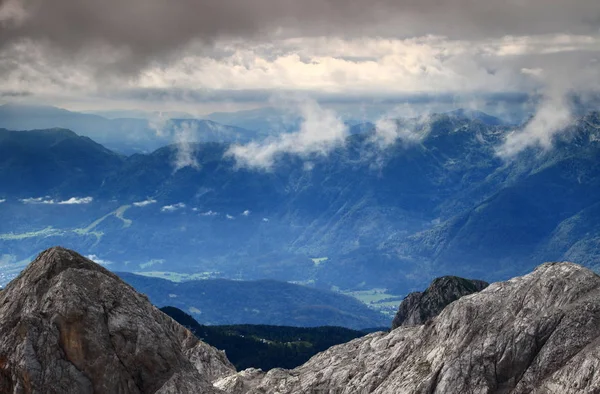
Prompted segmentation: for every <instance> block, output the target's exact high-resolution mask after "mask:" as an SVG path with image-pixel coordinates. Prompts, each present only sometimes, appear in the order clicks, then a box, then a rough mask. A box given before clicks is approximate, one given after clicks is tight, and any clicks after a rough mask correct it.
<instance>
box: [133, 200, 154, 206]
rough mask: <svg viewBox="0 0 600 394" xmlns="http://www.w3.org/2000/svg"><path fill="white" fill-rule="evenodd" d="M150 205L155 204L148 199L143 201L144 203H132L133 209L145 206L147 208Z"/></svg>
mask: <svg viewBox="0 0 600 394" xmlns="http://www.w3.org/2000/svg"><path fill="white" fill-rule="evenodd" d="M150 204H156V200H154V199H152V198H149V199H147V200H144V201H138V202H134V203H133V206H135V207H146V206H148V205H150Z"/></svg>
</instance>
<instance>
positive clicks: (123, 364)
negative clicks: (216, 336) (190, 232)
mask: <svg viewBox="0 0 600 394" xmlns="http://www.w3.org/2000/svg"><path fill="white" fill-rule="evenodd" d="M233 372H235V370H234V367H233V366H232V365H231V364H230V363H229V361H228V360H227V358H226V357H225V355H224V354H223V353H222V352H219V351H218V350H216V349H214V348H212V347H211V346H209V345H206V344H205V343H203V342H201V341H199V340H197V339H196V338H195V337H194V336H193V335H192V334H191V333H190V332H189V331H188V330H186V329H185V328H183V327H182V326H180V325H179V324H177V323H176V322H175V321H173V320H172V319H171V318H170V317H168V316H167V315H165V314H163V313H162V312H160V311H159V310H158V309H156V308H155V307H153V306H152V305H151V304H150V302H149V301H148V299H147V298H146V297H145V296H143V295H141V294H139V293H137V292H136V291H135V290H133V288H131V287H130V286H129V285H127V284H125V283H124V282H122V281H121V280H120V279H119V278H118V277H117V276H115V275H114V274H112V273H110V272H108V271H107V270H106V269H104V268H102V267H101V266H99V265H97V264H95V263H93V262H91V261H89V260H87V259H86V258H84V257H82V256H80V255H79V254H77V253H75V252H72V251H69V250H66V249H62V248H52V249H49V250H47V251H45V252H43V253H41V254H40V255H39V256H38V258H37V259H36V260H35V261H34V262H33V263H31V264H30V265H29V267H27V269H25V270H24V271H23V272H22V273H21V275H19V276H18V277H17V278H16V279H15V280H13V281H12V282H11V283H10V284H9V285H8V286H7V287H6V288H5V289H4V290H3V291H2V292H0V393H61V394H63V393H92V392H94V393H111V394H112V393H216V392H220V391H219V390H217V389H215V388H214V387H213V386H212V383H211V381H213V380H214V379H217V378H219V377H222V376H225V375H229V374H231V373H233Z"/></svg>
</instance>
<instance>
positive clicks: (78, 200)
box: [57, 197, 94, 205]
mask: <svg viewBox="0 0 600 394" xmlns="http://www.w3.org/2000/svg"><path fill="white" fill-rule="evenodd" d="M92 201H94V198H93V197H71V198H69V199H68V200H64V201H59V202H58V203H57V204H59V205H80V204H89V203H91V202H92Z"/></svg>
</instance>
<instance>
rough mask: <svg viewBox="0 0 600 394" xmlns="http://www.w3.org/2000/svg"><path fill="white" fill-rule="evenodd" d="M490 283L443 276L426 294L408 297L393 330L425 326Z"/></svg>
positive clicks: (399, 309)
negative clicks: (456, 302) (446, 309)
mask: <svg viewBox="0 0 600 394" xmlns="http://www.w3.org/2000/svg"><path fill="white" fill-rule="evenodd" d="M488 285H489V283H487V282H484V281H482V280H472V279H464V278H459V277H457V276H443V277H441V278H436V279H434V280H433V282H431V284H430V285H429V287H428V288H427V290H425V291H424V292H414V293H410V294H409V295H407V296H406V298H405V299H404V300H403V301H402V303H401V304H400V307H399V308H398V312H397V313H396V316H395V317H394V320H393V321H392V329H395V328H398V327H400V326H415V325H419V324H424V323H425V322H426V321H427V320H429V319H431V318H432V317H434V316H437V315H439V313H440V312H441V311H442V310H443V309H444V308H445V307H446V306H447V305H448V304H450V303H451V302H454V301H456V300H458V299H459V298H460V297H462V296H466V295H469V294H473V293H476V292H478V291H481V290H483V289H485V288H486V287H487V286H488Z"/></svg>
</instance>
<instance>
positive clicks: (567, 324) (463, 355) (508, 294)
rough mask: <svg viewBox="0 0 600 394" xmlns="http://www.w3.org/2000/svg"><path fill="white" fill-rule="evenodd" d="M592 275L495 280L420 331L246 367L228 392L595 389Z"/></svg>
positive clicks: (560, 271)
mask: <svg viewBox="0 0 600 394" xmlns="http://www.w3.org/2000/svg"><path fill="white" fill-rule="evenodd" d="M599 336H600V277H598V275H596V274H595V273H593V272H592V271H590V270H588V269H586V268H583V267H581V266H578V265H575V264H571V263H548V264H543V265H541V266H540V267H538V268H537V269H536V270H535V271H534V272H532V273H531V274H528V275H525V276H522V277H518V278H514V279H512V280H509V281H507V282H501V283H494V284H492V285H490V286H488V287H487V288H486V289H484V290H482V291H481V292H478V293H475V294H471V295H467V296H464V297H462V298H460V299H459V300H457V301H455V302H453V303H451V304H450V305H448V306H447V307H446V308H445V309H444V310H443V311H442V312H441V313H440V314H439V315H438V316H437V317H434V318H432V319H431V320H428V321H427V322H426V323H425V324H423V325H418V326H413V327H400V328H397V329H395V330H393V331H391V332H390V333H383V332H382V333H375V334H371V335H368V336H366V337H364V338H360V339H356V340H354V341H352V342H349V343H346V344H343V345H339V346H335V347H332V348H331V349H329V350H327V351H325V352H323V353H320V354H318V355H316V356H314V357H313V358H312V359H311V360H310V361H308V362H307V363H306V364H304V365H302V366H300V367H298V368H296V369H294V370H290V371H286V370H281V369H278V370H272V371H269V372H268V373H266V374H265V373H263V372H261V371H258V370H246V371H242V372H240V373H237V374H234V375H232V376H229V377H225V378H223V379H220V380H219V381H217V382H216V386H217V387H219V388H221V389H223V390H224V391H226V392H228V393H235V394H241V393H252V394H258V393H280V394H283V393H321V394H325V393H332V394H333V393H335V394H344V393H347V394H357V393H378V394H384V393H386V394H400V393H422V394H433V393H440V394H442V393H443V394H447V393H498V394H503V393H540V394H541V393H544V394H552V393H555V394H569V393H573V394H574V393H599V392H600V339H599Z"/></svg>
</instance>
